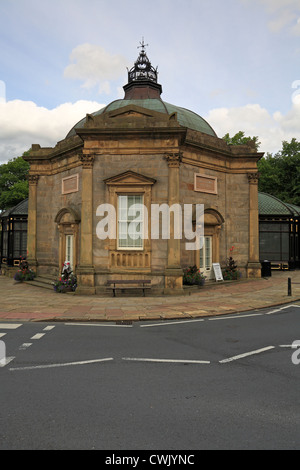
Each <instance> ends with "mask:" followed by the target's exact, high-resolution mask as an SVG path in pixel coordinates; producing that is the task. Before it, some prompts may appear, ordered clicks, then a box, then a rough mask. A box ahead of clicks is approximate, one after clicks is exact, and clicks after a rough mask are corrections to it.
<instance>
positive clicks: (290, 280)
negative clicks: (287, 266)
mask: <svg viewBox="0 0 300 470" xmlns="http://www.w3.org/2000/svg"><path fill="white" fill-rule="evenodd" d="M291 295H292V279H291V278H290V277H288V296H291Z"/></svg>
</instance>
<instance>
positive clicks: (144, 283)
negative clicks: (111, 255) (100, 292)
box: [107, 279, 151, 297]
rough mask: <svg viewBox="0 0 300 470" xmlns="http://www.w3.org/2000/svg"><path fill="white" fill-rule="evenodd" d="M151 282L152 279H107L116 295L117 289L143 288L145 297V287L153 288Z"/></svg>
mask: <svg viewBox="0 0 300 470" xmlns="http://www.w3.org/2000/svg"><path fill="white" fill-rule="evenodd" d="M150 284H151V280H150V279H135V280H130V281H128V280H127V281H126V280H125V279H123V280H116V281H115V280H112V281H107V285H108V288H109V289H112V290H113V294H114V297H116V290H117V289H119V290H120V289H121V290H122V289H143V296H144V297H145V289H151V286H150Z"/></svg>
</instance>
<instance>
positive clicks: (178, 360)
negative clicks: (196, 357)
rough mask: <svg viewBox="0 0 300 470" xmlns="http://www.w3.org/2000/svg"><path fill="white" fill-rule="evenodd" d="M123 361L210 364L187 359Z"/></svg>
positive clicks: (136, 358)
mask: <svg viewBox="0 0 300 470" xmlns="http://www.w3.org/2000/svg"><path fill="white" fill-rule="evenodd" d="M122 359H123V361H139V362H171V363H184V364H210V361H193V360H189V359H150V358H142V357H122Z"/></svg>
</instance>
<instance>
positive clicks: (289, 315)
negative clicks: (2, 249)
mask: <svg viewBox="0 0 300 470" xmlns="http://www.w3.org/2000/svg"><path fill="white" fill-rule="evenodd" d="M299 317H300V306H298V305H297V306H293V307H288V308H286V306H285V307H284V308H277V309H273V310H271V309H269V310H262V311H253V312H248V313H243V314H240V315H228V316H224V315H222V316H220V317H211V318H205V319H198V320H184V321H165V322H144V323H143V322H137V323H133V324H132V325H115V324H112V323H108V324H91V323H89V324H70V323H68V324H64V323H52V324H47V323H21V322H20V323H8V322H6V323H5V322H2V323H0V340H1V341H3V343H2V344H5V347H6V362H3V363H2V367H0V397H1V411H0V417H1V428H0V449H1V450H3V449H104V450H116V449H117V450H132V451H133V450H142V449H146V450H162V451H163V450H166V449H168V450H169V451H172V450H174V451H175V450H191V449H194V450H202V449H299V447H300V420H299V418H300V407H299V405H300V393H299V392H300V387H299V384H300V382H299V376H300V364H299V362H300V351H299V350H300V346H299V345H298V348H297V347H296V346H297V345H296V343H294V347H292V346H293V342H295V341H297V340H298V341H299V342H300V328H299Z"/></svg>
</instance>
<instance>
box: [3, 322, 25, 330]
mask: <svg viewBox="0 0 300 470" xmlns="http://www.w3.org/2000/svg"><path fill="white" fill-rule="evenodd" d="M22 325H23V323H0V330H16V329H17V328H19V327H20V326H22Z"/></svg>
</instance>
